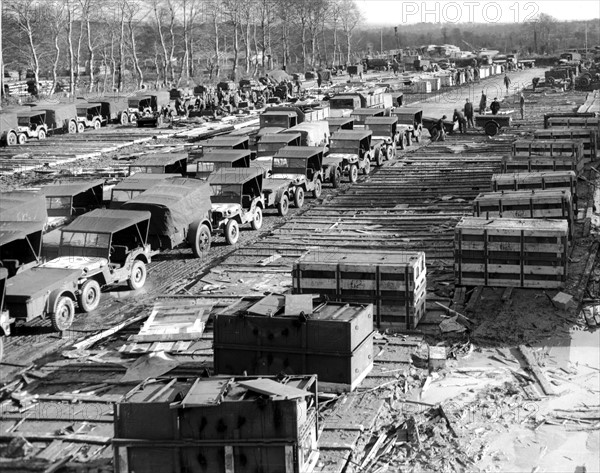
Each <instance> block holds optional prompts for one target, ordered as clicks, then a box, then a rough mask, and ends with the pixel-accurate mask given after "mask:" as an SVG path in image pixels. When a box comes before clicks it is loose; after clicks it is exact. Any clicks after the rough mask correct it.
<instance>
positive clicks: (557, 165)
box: [502, 156, 584, 174]
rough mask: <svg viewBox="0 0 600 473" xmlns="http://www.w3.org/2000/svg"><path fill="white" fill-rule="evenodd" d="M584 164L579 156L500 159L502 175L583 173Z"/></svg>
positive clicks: (509, 157)
mask: <svg viewBox="0 0 600 473" xmlns="http://www.w3.org/2000/svg"><path fill="white" fill-rule="evenodd" d="M583 168H584V162H583V159H581V158H580V157H579V156H573V157H568V158H567V157H558V158H552V157H539V156H504V157H503V158H502V172H503V173H515V172H519V173H523V172H554V171H573V172H575V173H577V174H579V173H580V172H581V171H583Z"/></svg>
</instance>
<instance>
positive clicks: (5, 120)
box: [0, 112, 17, 135]
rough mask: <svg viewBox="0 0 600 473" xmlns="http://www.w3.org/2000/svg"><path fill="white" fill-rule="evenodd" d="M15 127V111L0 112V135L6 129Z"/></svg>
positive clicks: (14, 128)
mask: <svg viewBox="0 0 600 473" xmlns="http://www.w3.org/2000/svg"><path fill="white" fill-rule="evenodd" d="M16 128H17V113H16V112H14V113H13V112H9V113H5V112H2V113H0V135H1V134H3V133H5V132H6V131H8V130H16Z"/></svg>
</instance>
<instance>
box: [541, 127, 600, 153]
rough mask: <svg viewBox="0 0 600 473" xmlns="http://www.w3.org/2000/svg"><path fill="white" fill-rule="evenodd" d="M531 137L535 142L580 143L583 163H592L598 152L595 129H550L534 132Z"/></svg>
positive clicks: (596, 131)
mask: <svg viewBox="0 0 600 473" xmlns="http://www.w3.org/2000/svg"><path fill="white" fill-rule="evenodd" d="M533 136H534V137H535V139H536V140H544V141H548V140H561V141H563V140H564V141H567V142H571V141H581V142H582V143H583V157H584V162H590V161H594V160H596V158H597V152H598V147H597V144H598V129H597V128H562V127H561V128H559V127H551V128H547V129H543V130H535V131H534V132H533Z"/></svg>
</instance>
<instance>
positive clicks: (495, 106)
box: [490, 97, 500, 115]
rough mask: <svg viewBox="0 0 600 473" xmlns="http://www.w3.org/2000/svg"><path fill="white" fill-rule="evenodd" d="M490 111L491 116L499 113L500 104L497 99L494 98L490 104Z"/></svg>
mask: <svg viewBox="0 0 600 473" xmlns="http://www.w3.org/2000/svg"><path fill="white" fill-rule="evenodd" d="M490 110H491V111H492V115H498V112H499V111H500V102H498V98H497V97H494V101H493V102H492V103H491V104H490Z"/></svg>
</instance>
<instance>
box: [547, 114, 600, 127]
mask: <svg viewBox="0 0 600 473" xmlns="http://www.w3.org/2000/svg"><path fill="white" fill-rule="evenodd" d="M555 126H559V127H565V126H567V127H572V126H573V127H576V128H597V129H598V130H600V118H599V117H597V116H596V114H595V113H577V112H561V113H547V114H545V115H544V128H552V127H555Z"/></svg>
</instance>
